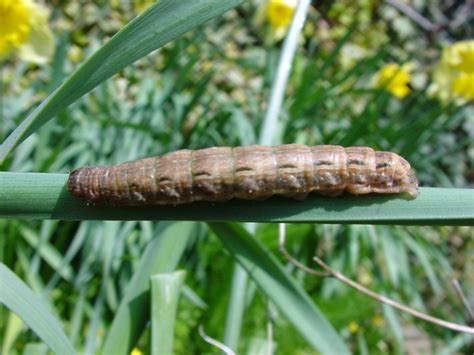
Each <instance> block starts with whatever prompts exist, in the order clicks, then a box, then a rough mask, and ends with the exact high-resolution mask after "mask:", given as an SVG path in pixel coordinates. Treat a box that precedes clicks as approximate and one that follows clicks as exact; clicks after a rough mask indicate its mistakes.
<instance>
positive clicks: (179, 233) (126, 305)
mask: <svg viewBox="0 0 474 355" xmlns="http://www.w3.org/2000/svg"><path fill="white" fill-rule="evenodd" d="M194 226H195V224H194V223H185V222H182V223H174V224H171V225H170V226H169V227H167V228H166V229H165V230H164V231H163V232H162V234H161V235H160V236H158V237H156V238H155V239H153V240H152V241H151V242H150V244H149V245H148V246H147V248H146V250H145V253H144V254H143V256H142V258H141V260H140V265H139V266H138V269H137V270H136V272H135V273H134V275H133V277H132V280H131V281H130V283H129V284H128V286H127V289H126V291H125V295H124V297H123V299H122V301H121V303H120V306H119V309H118V311H117V314H116V315H115V318H114V320H113V322H112V327H111V329H110V332H109V334H108V335H107V338H106V339H105V344H104V348H103V351H102V353H103V354H115V355H120V354H130V351H131V350H132V348H133V346H134V345H135V343H136V342H137V340H138V338H139V336H140V335H141V333H142V331H143V329H144V328H145V325H146V323H147V321H148V320H149V314H150V298H149V291H150V276H151V275H153V274H156V273H159V272H169V271H173V270H174V268H175V267H176V264H177V263H178V261H179V259H180V258H181V255H182V253H183V252H184V249H185V247H186V245H187V244H188V241H189V238H190V237H191V235H192V233H193V230H194Z"/></svg>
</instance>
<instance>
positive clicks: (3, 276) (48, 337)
mask: <svg viewBox="0 0 474 355" xmlns="http://www.w3.org/2000/svg"><path fill="white" fill-rule="evenodd" d="M0 290H1V292H0V303H2V304H4V305H5V306H6V307H8V308H9V309H10V310H11V311H12V312H15V313H16V314H17V315H18V316H19V317H20V318H21V319H23V321H24V322H25V323H26V324H28V326H29V327H30V328H31V330H32V331H33V332H34V333H35V334H36V335H37V336H38V337H40V338H41V339H42V340H43V341H44V342H45V343H46V344H48V346H49V347H50V348H51V350H53V351H54V352H55V353H56V354H74V353H75V350H74V347H73V346H72V344H71V342H70V341H69V339H68V338H67V337H66V334H64V331H63V329H62V327H61V324H60V322H59V321H58V320H57V319H56V317H54V316H53V315H52V314H51V312H50V311H49V309H48V308H47V307H46V306H45V305H44V303H43V302H42V301H41V299H40V298H39V297H38V296H37V295H36V294H35V293H33V291H32V290H31V289H30V288H29V287H28V286H27V285H26V284H25V283H24V282H23V281H22V280H21V279H19V278H18V276H16V275H15V274H14V273H13V272H12V271H11V270H10V269H9V268H8V267H7V266H5V264H3V263H0Z"/></svg>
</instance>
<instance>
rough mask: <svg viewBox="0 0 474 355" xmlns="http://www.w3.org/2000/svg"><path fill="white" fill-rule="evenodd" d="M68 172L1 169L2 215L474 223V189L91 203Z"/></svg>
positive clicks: (261, 220)
mask: <svg viewBox="0 0 474 355" xmlns="http://www.w3.org/2000/svg"><path fill="white" fill-rule="evenodd" d="M66 180H67V175H62V174H33V173H8V172H0V218H29V219H31V218H37V219H61V220H187V221H239V222H288V223H292V222H306V223H342V224H354V223H359V224H409V225H423V224H426V225H473V224H474V209H473V208H472V203H473V201H474V189H443V188H429V187H425V188H421V189H420V196H419V197H418V198H417V199H415V200H410V201H408V200H404V199H401V198H398V197H396V196H389V195H373V196H354V195H352V196H350V195H347V196H344V197H343V198H331V197H323V196H317V195H314V196H310V197H308V198H307V199H306V200H305V201H295V200H292V199H285V198H272V199H268V200H266V201H242V200H235V201H229V202H226V203H204V202H196V203H192V204H188V205H178V206H139V207H110V206H99V205H96V206H92V205H90V206H88V205H87V204H86V203H85V202H84V201H81V200H79V199H76V198H73V197H72V196H70V195H69V194H68V192H67V191H66V188H65V183H66Z"/></svg>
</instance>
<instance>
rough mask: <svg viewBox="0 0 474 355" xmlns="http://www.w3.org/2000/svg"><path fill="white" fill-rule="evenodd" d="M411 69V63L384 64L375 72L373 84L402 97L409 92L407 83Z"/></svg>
mask: <svg viewBox="0 0 474 355" xmlns="http://www.w3.org/2000/svg"><path fill="white" fill-rule="evenodd" d="M411 70H412V65H411V64H404V65H402V66H400V65H398V64H395V63H389V64H385V65H384V66H383V67H382V68H381V69H380V70H379V71H378V72H377V73H376V74H375V78H374V85H375V86H376V87H379V88H384V89H386V90H388V91H390V93H392V95H394V96H396V97H398V98H399V99H402V98H404V97H405V96H406V95H408V94H409V93H410V88H409V87H408V83H409V82H410V80H411V73H410V72H411Z"/></svg>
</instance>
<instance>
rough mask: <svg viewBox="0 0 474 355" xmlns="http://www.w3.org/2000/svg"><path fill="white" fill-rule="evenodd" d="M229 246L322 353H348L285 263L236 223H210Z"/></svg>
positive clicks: (272, 298) (269, 296) (257, 281)
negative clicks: (287, 270)
mask: <svg viewBox="0 0 474 355" xmlns="http://www.w3.org/2000/svg"><path fill="white" fill-rule="evenodd" d="M209 225H210V227H211V228H212V230H213V231H214V233H216V235H217V236H218V237H219V239H220V241H221V242H222V243H223V244H224V246H225V247H226V248H227V250H228V251H229V252H230V253H231V254H232V255H233V256H234V258H236V259H237V261H238V262H239V263H240V264H241V265H242V266H243V267H244V268H245V269H246V270H247V272H248V273H249V274H250V277H252V278H253V279H254V281H255V283H256V284H257V285H258V286H259V287H260V290H261V291H262V292H263V293H264V294H265V295H266V296H267V297H268V298H269V299H270V300H271V301H272V303H273V304H275V305H276V306H277V307H278V308H279V310H280V311H281V313H282V314H284V315H285V316H286V317H287V319H288V320H289V321H290V322H291V323H292V324H293V326H294V327H295V329H297V330H298V331H299V332H300V334H301V335H302V336H303V337H304V338H305V339H306V340H307V341H308V343H309V344H311V345H312V346H313V347H314V348H315V349H316V350H318V351H320V352H321V353H323V354H348V353H349V350H348V349H347V347H346V345H345V344H344V341H343V340H342V339H341V337H340V336H339V335H338V334H337V332H336V331H335V330H334V329H333V328H332V326H331V324H329V322H328V321H327V320H326V318H325V317H324V315H323V314H322V313H321V312H320V311H319V309H318V308H317V307H316V306H315V304H314V303H313V301H312V300H311V299H310V298H309V297H308V295H307V294H306V292H305V291H304V290H303V289H302V288H301V286H300V285H299V284H297V283H296V282H295V281H294V280H293V279H292V278H291V277H290V276H289V275H288V274H287V272H286V271H285V269H284V268H283V266H282V265H281V264H280V263H279V262H278V261H277V260H276V258H275V257H274V256H273V255H272V254H270V253H269V252H268V251H267V250H266V249H265V248H264V247H263V246H262V245H261V244H260V243H259V242H258V241H257V239H255V238H253V237H252V236H251V235H250V234H249V233H248V232H247V231H246V230H245V229H243V228H242V227H241V226H239V225H237V224H229V223H209Z"/></svg>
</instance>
